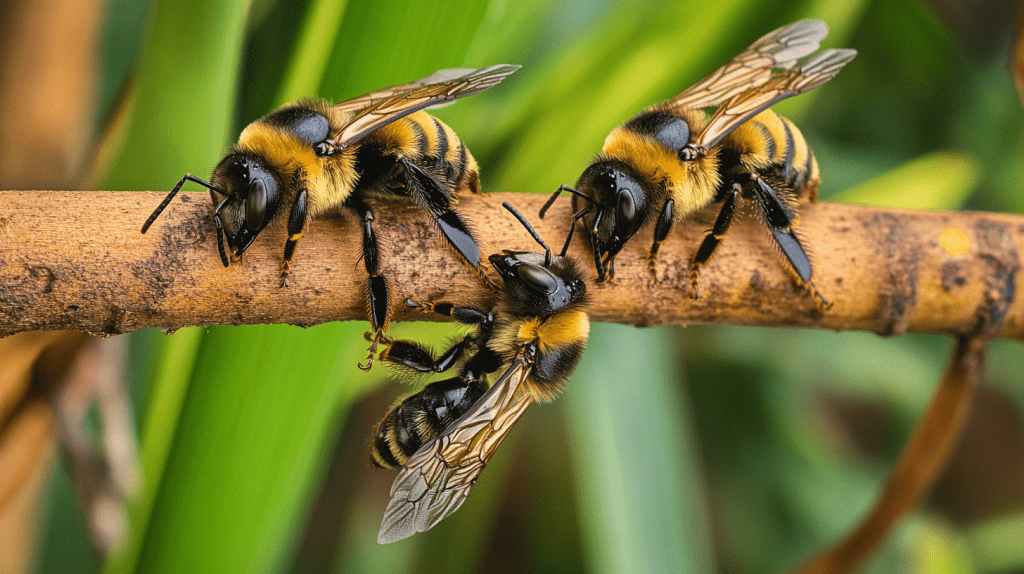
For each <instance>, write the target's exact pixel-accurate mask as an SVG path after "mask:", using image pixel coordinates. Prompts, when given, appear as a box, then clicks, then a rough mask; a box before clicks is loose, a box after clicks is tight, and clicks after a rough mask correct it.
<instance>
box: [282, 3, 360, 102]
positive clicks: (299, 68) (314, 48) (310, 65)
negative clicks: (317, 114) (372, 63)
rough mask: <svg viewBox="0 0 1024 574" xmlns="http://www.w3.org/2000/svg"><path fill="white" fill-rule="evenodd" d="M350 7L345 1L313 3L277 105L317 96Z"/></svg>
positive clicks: (283, 82)
mask: <svg viewBox="0 0 1024 574" xmlns="http://www.w3.org/2000/svg"><path fill="white" fill-rule="evenodd" d="M347 4H348V2H347V1H345V0H340V1H338V0H314V1H313V2H312V3H311V5H310V7H309V9H307V10H306V16H305V18H304V19H303V21H302V28H301V30H300V31H299V37H298V40H297V45H296V46H295V55H294V57H293V58H292V60H291V65H290V66H289V67H288V70H287V72H286V73H285V77H284V80H283V81H282V82H281V90H280V92H279V95H278V97H277V103H276V105H278V106H281V105H284V104H286V103H288V102H291V101H295V100H297V99H299V98H302V97H310V96H316V95H317V88H318V87H319V86H320V82H321V81H322V79H323V77H324V72H326V70H327V61H328V59H329V58H330V57H331V51H332V48H333V47H334V45H335V42H336V38H337V35H338V32H339V30H340V28H341V22H342V16H344V14H345V6H347Z"/></svg>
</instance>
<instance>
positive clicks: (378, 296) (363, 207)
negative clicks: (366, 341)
mask: <svg viewBox="0 0 1024 574" xmlns="http://www.w3.org/2000/svg"><path fill="white" fill-rule="evenodd" d="M352 208H353V209H354V210H355V211H356V213H357V214H359V217H360V218H362V220H363V265H364V266H365V267H366V273H367V274H368V275H369V276H370V277H369V278H368V279H367V282H366V299H367V304H368V306H369V312H370V324H371V325H372V326H373V340H372V341H371V343H370V348H369V351H368V355H367V357H366V365H359V368H360V369H362V370H364V371H369V370H370V369H371V368H372V367H373V357H374V355H375V354H376V353H377V348H378V347H379V346H380V345H381V344H382V343H386V342H387V339H386V338H385V337H384V332H385V331H387V330H388V325H389V324H390V323H391V284H390V283H388V279H387V277H386V276H385V275H384V274H383V273H381V272H380V248H379V246H378V244H377V235H376V233H375V232H374V230H373V222H374V216H373V211H372V210H371V209H370V206H368V205H367V204H366V203H365V202H363V201H362V200H359V199H356V200H355V201H354V202H353V203H352Z"/></svg>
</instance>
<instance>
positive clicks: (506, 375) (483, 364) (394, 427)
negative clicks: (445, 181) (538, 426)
mask: <svg viewBox="0 0 1024 574" xmlns="http://www.w3.org/2000/svg"><path fill="white" fill-rule="evenodd" d="M503 205H504V206H505V208H506V209H508V210H509V211H511V212H512V213H513V214H514V215H515V216H516V218H517V219H519V221H520V222H521V223H522V224H523V226H525V227H526V229H527V230H528V231H529V232H530V234H531V235H532V236H533V238H534V239H535V240H536V241H537V243H539V244H540V245H541V246H542V247H543V248H544V251H545V253H543V254H541V253H528V252H518V251H504V252H502V253H501V254H496V255H491V256H490V262H491V265H492V266H493V267H494V269H495V270H497V272H498V274H499V275H501V278H502V280H503V282H504V288H503V290H502V291H501V295H500V300H499V303H498V304H497V306H495V307H494V308H493V309H491V311H489V312H488V311H485V310H483V309H479V308H476V307H468V306H466V307H460V306H456V305H453V304H451V303H435V304H423V305H420V304H416V303H409V304H410V305H412V306H415V307H419V308H420V309H421V310H423V311H424V312H433V313H438V314H441V315H445V316H448V317H451V318H452V319H454V320H456V321H458V322H460V323H464V324H468V325H472V326H473V331H472V332H471V333H469V334H468V335H466V336H465V337H464V338H462V339H461V340H458V341H457V342H456V343H455V344H454V345H453V346H452V347H451V348H449V349H448V350H447V351H445V352H444V353H442V354H441V356H440V357H439V358H438V359H434V358H433V355H432V354H431V353H430V352H429V351H428V350H426V349H425V348H424V347H423V346H421V345H419V344H417V343H414V342H411V341H401V340H390V339H387V340H386V341H385V343H386V347H385V349H384V350H383V351H382V352H381V360H383V361H386V362H388V363H389V364H391V365H394V366H398V367H402V368H405V369H411V370H412V371H415V372H418V373H430V372H445V371H447V370H449V369H452V368H454V369H455V370H456V371H457V372H458V375H457V376H455V377H452V378H450V379H446V380H443V381H438V382H435V383H431V384H429V385H427V386H426V387H424V388H423V390H421V391H420V392H418V393H416V394H414V395H412V396H410V397H408V398H406V399H405V400H403V401H401V402H400V403H399V404H398V405H397V406H395V407H394V408H393V409H392V410H391V411H390V412H389V413H388V414H387V416H385V417H384V419H383V420H381V422H380V423H379V424H378V425H377V429H376V432H375V433H374V439H373V443H372V445H371V459H372V461H373V463H374V464H376V465H377V466H381V467H385V468H392V469H398V468H399V467H401V471H400V472H399V474H398V477H397V478H396V479H395V482H394V484H393V485H392V487H391V501H390V502H389V503H388V507H387V510H386V511H385V513H384V521H383V523H382V524H381V527H380V533H379V534H378V536H377V541H378V542H380V543H381V544H385V543H388V542H394V541H396V540H401V539H403V538H407V537H409V536H412V535H413V534H415V533H417V532H423V531H425V530H428V529H430V528H432V527H433V526H434V525H435V524H437V523H438V522H440V521H441V520H442V519H443V518H445V517H446V516H448V515H449V514H451V513H453V512H455V510H457V509H458V508H459V506H460V505H461V504H462V502H463V500H465V498H466V496H467V495H468V494H469V489H470V487H471V486H472V485H473V483H474V482H475V481H476V479H477V477H478V476H479V475H480V471H482V470H483V468H484V465H486V464H487V461H489V460H490V458H491V456H493V455H494V451H495V450H496V449H497V448H498V445H499V444H501V441H502V440H504V438H505V436H506V435H507V434H508V432H509V430H511V428H512V425H514V424H515V422H516V421H517V420H519V417H521V416H522V415H523V412H524V411H525V410H526V407H528V406H530V404H531V403H532V402H534V401H549V400H552V399H553V398H554V397H555V396H556V395H557V394H558V393H559V391H561V389H562V388H563V386H564V385H565V381H566V379H568V377H569V375H570V374H571V373H572V371H573V370H574V369H575V368H576V364H577V363H578V362H579V359H580V356H581V355H582V354H583V348H584V346H585V345H586V342H587V335H588V333H589V332H590V321H589V319H588V318H587V314H586V312H585V311H584V306H585V304H586V298H587V297H586V284H585V283H584V282H583V276H582V274H581V273H580V270H579V268H578V267H577V264H576V263H575V261H573V260H572V259H570V258H568V257H566V255H565V251H566V250H565V249H563V250H562V253H561V254H560V255H558V256H556V257H552V255H551V249H550V248H549V247H548V246H547V245H546V244H545V243H544V241H543V240H542V239H541V238H540V237H539V236H538V235H537V233H536V232H535V231H534V230H533V227H531V226H530V224H529V223H528V222H527V221H526V219H524V218H523V216H522V215H520V214H519V212H518V211H516V210H515V208H513V207H512V206H510V205H509V204H508V203H505V204H503ZM496 373H500V375H499V376H498V378H497V380H495V382H494V384H493V385H492V386H491V387H490V388H488V387H487V384H486V379H487V378H489V376H493V375H494V374H496Z"/></svg>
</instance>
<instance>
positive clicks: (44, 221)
mask: <svg viewBox="0 0 1024 574" xmlns="http://www.w3.org/2000/svg"><path fill="white" fill-rule="evenodd" d="M162 197H163V192H159V193H158V192H26V191H8V192H0V206H2V208H0V336H5V335H10V334H11V333H16V332H20V331H29V330H44V329H45V330H55V329H73V330H86V331H89V332H92V333H96V334H115V333H123V332H126V331H131V330H134V329H139V328H143V327H160V328H163V329H177V328H180V327H184V326H188V325H214V324H244V323H292V324H296V325H304V326H308V325H314V324H317V323H323V322H326V321H338V320H350V319H356V320H365V319H366V302H365V296H364V285H365V282H366V274H365V272H364V271H363V269H362V263H361V262H360V261H358V258H359V251H360V246H361V240H360V235H359V231H358V229H359V227H358V225H357V222H356V221H355V219H354V218H352V217H349V216H345V217H338V218H333V219H323V220H317V221H314V222H313V224H312V225H311V229H310V231H309V232H307V233H306V235H305V238H304V239H303V240H302V241H301V242H300V243H299V250H298V256H297V260H296V264H295V267H294V271H293V277H292V282H291V285H292V286H291V287H288V288H285V289H280V288H278V286H277V285H278V271H279V266H280V261H281V254H282V251H283V246H284V240H285V237H284V229H283V223H282V222H279V223H277V224H275V225H274V226H272V229H270V230H267V231H265V232H264V233H263V234H262V235H261V237H260V238H259V239H257V241H256V242H255V243H254V244H253V246H252V248H250V250H249V251H248V252H247V253H246V254H245V256H244V258H243V259H242V261H241V262H240V263H234V264H232V266H231V267H230V268H227V269H225V268H223V267H222V266H221V263H220V260H219V257H218V255H217V246H216V234H215V232H214V225H213V220H212V216H211V211H212V209H211V206H210V199H209V195H208V194H207V193H204V192H192V193H182V194H181V195H180V199H176V200H175V201H174V203H173V204H172V205H171V206H170V207H169V208H168V209H167V211H165V212H164V214H163V215H162V216H161V218H160V219H159V220H158V221H157V222H156V224H154V226H153V228H152V229H151V230H150V231H149V233H147V234H146V235H141V234H140V233H139V227H140V226H141V224H142V222H143V221H145V219H146V217H147V216H148V215H149V214H150V212H151V211H152V210H153V208H154V207H156V205H157V204H158V203H159V202H160V200H161V199H162ZM544 199H545V198H544V197H543V196H538V195H532V194H509V193H495V194H486V195H483V196H472V197H466V198H464V199H463V201H462V202H461V204H460V205H459V209H460V212H461V213H463V214H464V215H466V216H467V217H468V218H470V219H471V220H472V221H473V222H474V224H475V227H476V229H477V230H478V232H479V236H480V244H481V252H482V253H484V254H490V253H496V252H499V251H500V250H501V249H520V250H522V249H526V250H531V251H533V250H537V245H536V244H535V243H533V240H532V239H530V237H529V235H528V234H527V233H526V231H525V230H524V229H523V228H522V227H520V226H519V224H518V223H517V222H516V221H515V220H514V219H513V218H512V217H511V215H510V214H508V213H507V212H506V211H505V210H503V209H501V207H500V204H501V202H502V201H505V200H507V201H510V202H512V203H513V204H514V205H515V206H517V207H518V208H519V209H520V211H522V212H523V213H524V214H525V215H526V216H527V217H528V218H529V219H530V220H531V221H532V222H533V223H534V224H535V225H536V227H537V230H538V231H539V233H540V234H541V236H542V237H544V238H546V239H547V241H548V242H549V243H550V244H551V245H552V247H553V248H554V249H555V250H558V249H559V246H560V245H561V243H562V240H563V238H564V237H565V232H566V230H567V221H568V217H569V201H568V200H567V199H563V200H561V201H559V202H558V203H557V204H556V206H555V208H554V209H553V210H552V211H551V212H549V214H548V216H547V217H546V218H545V219H544V220H539V219H538V218H537V215H536V214H537V211H538V209H539V208H540V206H541V204H542V203H543V201H544ZM376 205H377V209H376V212H377V224H376V228H377V230H378V233H379V235H381V236H382V238H383V241H385V242H386V255H387V256H386V258H385V259H384V262H383V265H384V270H385V273H386V274H387V275H388V276H390V277H391V278H392V280H393V284H394V286H395V289H394V293H395V301H396V305H395V307H396V319H397V320H406V319H415V318H420V317H421V316H418V315H413V314H411V313H410V312H409V311H407V310H406V309H405V308H404V305H403V304H402V302H404V301H405V300H406V299H407V298H408V299H413V300H437V299H445V300H449V301H457V302H463V303H476V304H480V305H487V304H488V302H489V301H490V300H491V298H492V295H491V293H490V292H489V291H488V290H486V289H485V288H484V287H483V286H482V284H481V282H480V281H479V280H478V278H477V277H476V276H475V275H474V274H473V272H472V271H471V270H470V269H469V268H468V267H467V266H466V265H464V264H462V263H460V262H459V261H458V260H457V259H456V256H455V255H454V254H453V253H452V252H451V251H450V250H448V249H446V248H444V247H443V246H442V244H441V242H440V240H439V239H438V235H437V232H436V231H435V229H434V227H433V225H432V224H431V222H430V219H429V217H427V216H426V215H425V214H424V213H422V212H420V211H419V210H417V209H416V208H414V207H412V206H411V205H409V204H407V203H405V202H402V201H397V200H396V201H384V200H382V201H379V202H376ZM714 217H715V211H714V209H713V208H711V209H707V210H704V211H701V212H700V213H698V214H696V215H695V216H694V217H693V218H692V221H687V222H684V223H680V224H677V225H676V228H675V229H674V230H673V232H672V233H671V234H670V237H669V239H668V241H666V243H665V244H664V245H663V247H662V249H661V253H660V255H659V260H658V274H659V279H660V280H661V281H660V283H655V282H654V281H652V279H651V277H650V275H649V274H648V272H647V266H646V261H645V256H646V252H647V250H648V249H649V241H650V239H649V237H647V236H643V235H641V236H640V237H638V238H634V240H633V241H632V242H631V243H630V244H629V245H627V247H626V249H625V250H624V251H623V253H622V254H621V255H620V256H619V258H618V260H617V262H616V273H617V281H618V284H617V285H608V284H604V285H593V284H592V285H591V288H590V293H591V299H592V303H593V305H592V307H591V313H592V317H593V318H594V319H595V320H597V321H610V322H618V323H628V324H632V325H638V326H650V325H660V324H687V323H720V324H734V325H773V326H788V327H812V328H823V329H834V330H848V329H857V330H868V331H874V332H877V333H881V334H897V333H903V332H928V333H948V334H953V335H958V336H971V337H981V338H1015V339H1021V338H1024V298H1022V297H1016V294H1017V289H1018V287H1017V286H1018V285H1024V271H1022V269H1021V260H1020V255H1019V254H1020V253H1021V252H1022V251H1024V217H1021V216H1016V215H1005V214H994V213H969V212H926V211H911V210H893V209H879V208H870V207H860V206H854V205H840V204H828V203H819V204H815V205H809V206H805V207H804V208H803V210H802V222H801V226H800V229H801V231H802V233H803V235H804V237H806V239H807V240H808V242H809V243H810V245H812V246H813V248H814V250H815V253H816V254H817V257H816V259H817V277H818V278H817V280H816V282H817V286H818V287H819V289H820V290H821V292H822V293H823V294H824V295H825V296H826V297H828V298H829V299H831V300H832V301H833V303H834V305H833V306H832V307H831V308H830V309H828V310H825V311H822V310H821V309H820V308H819V307H818V306H817V305H816V304H815V301H814V299H813V298H812V297H811V296H810V295H809V294H808V293H807V292H806V291H805V290H804V289H802V288H801V287H800V286H799V285H797V284H796V283H795V281H794V279H793V277H792V275H791V274H789V273H788V272H787V271H786V269H785V267H784V266H783V265H782V264H781V263H780V261H779V260H778V258H777V257H776V255H775V254H774V253H773V250H772V247H771V245H770V241H769V239H768V237H767V236H766V234H765V232H764V231H763V229H761V228H760V226H759V224H758V223H757V222H756V221H755V220H754V218H752V217H746V218H741V219H740V221H738V222H737V223H735V224H734V225H733V228H732V229H731V231H730V232H729V235H728V236H727V238H726V240H725V242H724V243H723V245H722V246H721V247H720V248H719V252H718V253H717V254H716V256H715V257H714V259H712V261H711V262H710V264H709V265H708V266H707V267H706V269H705V271H704V272H703V274H702V276H701V287H702V291H703V295H704V297H703V298H701V299H699V300H694V299H691V298H690V287H689V278H688V260H689V258H690V256H691V255H692V253H693V251H694V250H695V249H696V246H697V245H698V244H699V242H700V240H701V237H702V235H703V233H704V231H705V230H706V229H708V228H710V227H711V224H712V222H713V221H714ZM571 252H572V253H573V254H574V255H575V256H576V257H578V258H579V259H580V260H582V261H583V262H584V264H585V267H586V268H587V271H588V276H589V277H591V278H593V264H592V263H591V261H590V258H589V255H588V252H587V250H586V249H585V246H584V242H583V241H574V245H573V249H572V250H571Z"/></svg>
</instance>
